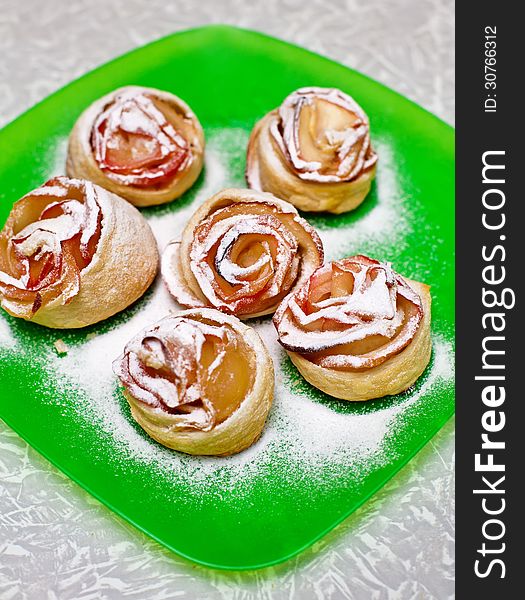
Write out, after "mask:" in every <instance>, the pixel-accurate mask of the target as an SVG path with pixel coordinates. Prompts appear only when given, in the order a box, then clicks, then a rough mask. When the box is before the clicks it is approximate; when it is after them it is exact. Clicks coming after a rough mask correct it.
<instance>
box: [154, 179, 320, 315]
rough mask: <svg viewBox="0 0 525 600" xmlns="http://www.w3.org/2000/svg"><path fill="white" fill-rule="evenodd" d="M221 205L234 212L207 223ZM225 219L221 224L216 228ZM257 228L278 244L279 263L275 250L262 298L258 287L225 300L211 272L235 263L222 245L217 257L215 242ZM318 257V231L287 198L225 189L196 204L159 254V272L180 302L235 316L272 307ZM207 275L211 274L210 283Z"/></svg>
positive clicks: (268, 311)
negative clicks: (175, 238) (177, 235)
mask: <svg viewBox="0 0 525 600" xmlns="http://www.w3.org/2000/svg"><path fill="white" fill-rule="evenodd" d="M223 210H235V211H237V213H238V214H235V215H231V216H230V217H225V218H224V220H221V221H218V225H217V224H215V225H213V226H212V225H210V227H207V225H206V224H207V223H209V222H210V219H211V218H217V216H218V215H220V214H222V213H221V212H220V211H223ZM239 219H240V220H239ZM225 223H226V224H227V227H226V228H225V229H223V230H221V229H220V228H221V226H222V225H223V224H225ZM241 229H242V230H241ZM215 232H218V233H215ZM258 232H261V237H262V238H264V237H265V236H266V238H267V239H270V240H271V239H273V238H272V236H274V238H275V239H277V240H278V242H279V244H280V247H281V248H282V249H283V252H282V257H283V259H282V261H281V263H279V260H280V258H279V252H277V255H278V259H275V258H273V259H272V260H273V262H272V267H271V268H272V269H273V271H272V275H271V277H270V278H269V279H268V282H267V283H266V284H265V286H264V289H263V291H262V294H266V297H265V298H262V297H261V292H258V293H257V294H253V295H251V294H250V293H246V294H245V295H243V294H241V293H239V294H237V295H236V296H235V299H231V300H229V299H227V298H225V297H224V296H221V292H220V291H219V292H217V290H215V289H214V287H213V286H214V285H215V283H216V281H217V279H218V278H219V275H217V272H218V271H220V272H221V273H223V274H224V276H226V277H228V276H229V275H228V271H227V269H226V267H228V268H229V269H230V271H231V269H232V267H233V268H236V263H235V260H232V261H231V262H230V258H229V257H228V256H227V251H225V253H224V254H225V255H224V256H223V257H222V259H221V260H219V259H218V254H219V250H220V245H219V246H218V244H219V243H222V242H223V241H224V240H226V239H227V237H228V236H231V238H232V240H234V242H233V243H231V244H230V246H229V247H230V248H231V247H233V246H234V244H235V243H242V242H243V240H246V239H247V238H248V237H250V236H252V235H253V234H254V233H258ZM214 236H216V237H214ZM243 236H244V237H243ZM209 240H212V241H213V244H214V245H213V246H212V247H211V249H210V254H209V256H207V253H206V252H205V251H204V250H203V248H206V247H207V246H206V244H210V246H211V242H209ZM213 253H215V254H213ZM267 255H269V253H267ZM210 256H211V258H210ZM265 257H266V258H268V256H265ZM206 258H207V260H209V262H210V263H212V267H206V268H205V270H204V271H203V269H202V268H201V265H202V264H204V260H205V259H206ZM286 261H289V262H286ZM322 261H323V248H322V243H321V240H320V238H319V236H318V234H317V233H316V231H315V230H314V229H313V228H312V227H311V226H310V225H309V224H308V223H307V222H306V221H305V220H304V219H302V218H301V217H300V216H299V215H298V213H297V211H296V209H295V208H294V207H293V206H292V205H291V204H289V203H288V202H285V201H283V200H280V199H278V198H276V197H275V196H272V195H270V194H266V193H263V192H257V191H254V190H246V189H225V190H222V191H221V192H219V193H217V194H215V195H214V196H212V197H211V198H210V199H209V200H207V201H206V202H205V203H204V204H203V205H202V206H200V207H199V208H198V209H197V211H196V212H195V213H194V215H193V216H192V217H191V219H190V220H189V221H188V223H187V225H186V227H185V229H184V231H183V233H182V237H181V240H180V241H174V242H171V243H170V244H169V245H168V247H167V248H166V250H165V251H164V253H163V255H162V275H163V278H164V281H165V282H166V285H167V287H168V289H169V291H170V293H171V294H172V295H173V296H174V297H175V299H176V300H177V301H178V302H179V303H181V304H182V305H184V306H193V307H199V306H210V307H215V308H217V309H219V310H222V311H224V312H228V313H232V314H236V315H237V316H238V317H239V318H241V319H249V318H252V317H258V316H262V315H267V314H271V313H273V312H274V311H275V309H276V308H277V306H278V305H279V303H280V301H281V300H282V298H283V297H284V296H285V295H286V294H287V293H289V292H291V291H293V290H295V289H296V288H297V287H298V286H300V285H302V283H303V282H304V281H306V280H307V279H308V277H309V276H310V275H311V274H312V273H313V271H315V269H316V268H317V267H318V266H319V265H320V264H321V263H322ZM225 263H229V264H228V265H225ZM265 268H266V267H265ZM221 269H222V270H221ZM265 276H266V277H267V275H265ZM210 278H212V279H214V281H212V282H211V285H210ZM236 285H237V284H236ZM237 287H240V286H237ZM232 298H233V297H232Z"/></svg>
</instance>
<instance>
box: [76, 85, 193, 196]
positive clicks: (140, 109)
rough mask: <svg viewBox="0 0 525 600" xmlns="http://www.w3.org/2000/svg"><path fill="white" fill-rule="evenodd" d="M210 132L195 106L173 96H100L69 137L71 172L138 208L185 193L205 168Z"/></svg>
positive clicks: (142, 91) (130, 90)
mask: <svg viewBox="0 0 525 600" xmlns="http://www.w3.org/2000/svg"><path fill="white" fill-rule="evenodd" d="M203 156H204V133H203V131H202V127H201V125H200V123H199V121H198V119H197V117H196V116H195V115H194V113H193V112H192V110H191V109H190V107H189V106H188V105H187V104H186V103H185V102H184V101H183V100H181V99H180V98H178V97H177V96H175V95H174V94H171V93H169V92H164V91H161V90H156V89H153V88H145V87H138V86H128V87H124V88H120V89H118V90H115V91H113V92H111V93H110V94H108V95H107V96H104V97H103V98H100V99H99V100H97V101H96V102H94V103H93V104H92V105H91V106H89V107H88V108H87V109H86V110H85V111H84V112H83V113H82V115H81V116H80V117H79V119H78V121H77V122H76V124H75V126H74V128H73V131H72V132H71V136H70V139H69V147H68V157H67V173H68V175H71V176H73V177H83V178H85V179H89V180H91V181H94V182H95V183H97V184H99V185H101V186H103V187H105V188H107V189H109V190H111V191H112V192H115V193H116V194H119V195H120V196H122V197H123V198H126V199H127V200H129V201H130V202H131V203H132V204H135V205H136V206H149V205H153V204H162V203H164V202H169V201H170V200H173V199H175V198H178V197H179V196H180V195H182V194H183V193H184V192H185V191H186V190H187V189H188V188H190V187H191V186H192V185H193V183H194V182H195V181H196V179H197V177H198V176H199V173H200V172H201V170H202V165H203Z"/></svg>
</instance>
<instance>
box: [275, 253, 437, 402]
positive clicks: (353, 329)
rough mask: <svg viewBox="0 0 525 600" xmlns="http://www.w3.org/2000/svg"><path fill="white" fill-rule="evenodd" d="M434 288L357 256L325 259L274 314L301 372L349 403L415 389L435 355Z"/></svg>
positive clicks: (313, 383) (325, 390) (288, 348)
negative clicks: (414, 385) (432, 323)
mask: <svg viewBox="0 0 525 600" xmlns="http://www.w3.org/2000/svg"><path fill="white" fill-rule="evenodd" d="M430 304H431V298H430V293H429V288H428V286H426V285H425V284H423V283H419V282H416V281H411V280H408V279H404V278H403V277H401V276H400V275H398V274H397V273H396V272H395V271H394V270H393V269H392V267H391V266H390V265H389V264H388V263H381V262H379V261H377V260H373V259H371V258H368V257H366V256H362V255H358V256H352V257H350V258H344V259H342V260H339V261H335V262H332V263H327V264H325V265H323V266H322V267H320V268H319V269H318V270H317V271H316V272H315V273H314V274H313V275H312V276H311V278H310V279H309V280H308V281H307V282H306V283H305V284H304V285H303V286H302V287H301V289H299V290H297V291H296V292H295V293H293V294H290V296H288V297H287V298H286V299H285V300H284V301H283V302H282V304H281V306H280V307H279V309H278V310H277V312H276V313H275V315H274V324H275V327H276V329H277V334H278V336H279V342H280V343H281V344H282V345H283V346H284V348H285V349H286V350H287V351H288V354H289V356H290V358H291V360H292V362H293V363H294V364H295V365H296V366H297V368H298V369H299V371H300V372H301V374H302V375H303V377H304V378H305V379H306V380H307V381H308V382H309V383H311V384H312V385H314V386H315V387H317V388H319V389H321V390H322V391H324V392H326V393H327V394H330V395H332V396H335V397H336V398H341V399H344V400H369V399H371V398H380V397H382V396H386V395H391V394H398V393H400V392H402V391H404V390H406V389H407V388H409V387H410V386H411V385H412V384H413V383H414V382H415V381H416V380H417V379H418V377H419V376H420V375H421V374H422V373H423V371H424V370H425V367H426V366H427V364H428V362H429V360H430V354H431V339H430Z"/></svg>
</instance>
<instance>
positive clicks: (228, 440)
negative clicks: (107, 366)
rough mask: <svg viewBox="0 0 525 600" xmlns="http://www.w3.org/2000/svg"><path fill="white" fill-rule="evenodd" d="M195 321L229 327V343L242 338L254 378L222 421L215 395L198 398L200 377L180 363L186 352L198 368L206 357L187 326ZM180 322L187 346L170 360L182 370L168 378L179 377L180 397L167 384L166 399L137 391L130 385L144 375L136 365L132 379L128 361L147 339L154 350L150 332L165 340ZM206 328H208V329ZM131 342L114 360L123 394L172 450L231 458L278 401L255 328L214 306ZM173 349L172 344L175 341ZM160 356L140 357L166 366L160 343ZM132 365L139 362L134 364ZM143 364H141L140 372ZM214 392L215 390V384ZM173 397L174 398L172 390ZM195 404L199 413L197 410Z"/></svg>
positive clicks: (172, 319)
mask: <svg viewBox="0 0 525 600" xmlns="http://www.w3.org/2000/svg"><path fill="white" fill-rule="evenodd" d="M192 320H196V321H198V322H199V323H203V322H204V323H205V324H207V325H211V326H212V327H213V328H215V329H216V328H217V327H219V328H221V327H226V328H227V330H228V336H229V340H230V342H231V336H232V335H234V336H237V339H236V340H234V342H238V343H239V345H240V346H241V347H242V352H243V354H242V360H244V361H245V363H246V364H245V368H246V369H248V370H249V371H247V372H246V373H245V375H246V376H249V377H250V378H251V383H250V386H249V388H248V389H247V392H246V395H245V396H244V397H243V398H242V399H241V400H240V403H239V404H238V407H237V408H236V409H235V410H234V411H233V412H232V413H231V414H230V415H229V416H227V418H226V419H225V420H223V421H222V422H218V423H214V420H215V416H216V415H215V414H214V409H213V398H211V399H210V398H206V397H204V395H203V394H201V395H200V396H199V394H198V393H196V392H195V389H199V386H198V382H199V381H200V380H199V379H198V378H197V379H193V380H192V375H191V373H190V374H188V373H184V369H185V367H184V361H182V366H181V355H182V354H183V353H184V352H185V351H188V352H189V354H190V362H192V361H197V362H196V365H193V367H194V368H197V369H198V368H199V366H200V363H199V361H202V356H199V352H200V351H199V352H195V348H193V346H191V344H192V343H194V342H193V338H192V335H191V328H190V329H188V325H191V321H192ZM188 322H189V323H188ZM181 323H182V324H183V325H184V326H185V327H184V328H183V332H182V335H179V336H178V339H179V340H183V347H182V348H179V350H180V352H179V354H177V352H176V351H175V352H173V350H172V351H171V355H170V360H171V361H173V362H174V364H177V365H178V369H177V373H175V372H174V373H172V375H170V376H169V377H170V381H172V382H173V381H175V386H174V387H173V389H176V390H177V393H176V394H175V395H176V396H177V397H176V398H175V399H174V398H173V397H171V399H170V398H169V397H168V396H169V395H170V391H169V390H168V391H166V388H164V390H165V395H164V397H163V396H162V394H161V393H160V392H159V393H158V394H153V395H152V394H151V390H152V387H151V385H149V386H147V388H148V391H146V392H145V391H144V388H141V387H135V388H134V389H133V388H132V387H131V386H130V385H129V383H130V382H132V384H133V385H134V386H137V385H138V386H140V385H141V381H140V375H137V373H138V372H139V371H137V368H136V367H135V371H134V373H133V377H132V378H130V364H132V363H130V362H126V361H129V357H130V356H131V355H132V354H133V353H137V352H140V348H141V347H143V345H142V344H143V340H144V339H146V340H150V341H149V346H148V347H149V348H153V349H155V348H154V347H153V345H152V343H151V337H148V336H151V335H154V336H155V335H156V336H160V337H161V338H162V331H164V332H165V331H166V327H168V328H169V327H170V325H172V326H173V327H175V325H177V326H179V327H180V326H181ZM159 326H160V327H159ZM188 331H189V332H190V333H189V334H188ZM204 331H206V330H205V329H204ZM168 337H169V335H166V334H165V341H166V348H168V347H170V345H169V342H168V339H167V338H168ZM197 337H198V336H197ZM157 339H158V338H157ZM130 343H131V346H130V344H128V345H127V346H126V349H125V350H124V354H123V355H122V356H121V357H120V358H119V359H117V360H116V361H115V363H114V366H113V368H114V370H115V372H116V373H117V375H118V376H119V377H120V379H121V382H122V383H123V384H124V386H125V388H124V395H125V397H126V399H127V401H128V403H129V405H130V407H131V413H132V415H133V418H134V419H135V420H136V421H137V423H139V425H140V426H141V427H142V428H143V429H144V430H145V431H146V433H148V435H150V436H151V437H152V438H153V439H155V440H156V441H158V442H159V443H161V444H163V445H164V446H167V447H168V448H172V449H174V450H178V451H180V452H185V453H187V454H194V455H213V456H226V455H230V454H236V453H238V452H241V451H242V450H244V449H246V448H248V447H249V446H251V445H252V444H253V443H254V442H255V441H256V440H257V439H258V438H259V436H260V435H261V433H262V430H263V428H264V424H265V422H266V418H267V415H268V412H269V410H270V407H271V404H272V401H273V393H274V369H273V363H272V359H271V357H270V355H269V353H268V350H267V349H266V346H265V345H264V343H263V342H262V340H261V338H260V337H259V335H258V334H257V333H256V331H255V330H254V329H252V328H251V327H247V326H246V325H244V324H243V323H241V321H239V320H238V319H237V318H236V317H234V316H231V315H224V314H223V313H220V312H219V311H217V310H214V309H208V308H201V309H191V310H184V311H180V312H176V313H172V314H171V315H169V316H168V317H165V318H164V319H162V320H161V321H159V322H158V323H157V324H156V325H153V326H151V327H149V328H147V329H146V330H144V331H143V332H141V333H140V334H139V335H138V336H136V337H135V338H134V339H133V340H132V341H131V342H130ZM184 346H185V347H184ZM190 346H191V347H190ZM171 348H173V341H172V345H171ZM137 349H138V350H137ZM135 357H136V354H135ZM135 357H133V361H135ZM155 357H156V358H155V360H154V361H152V360H151V359H148V358H144V356H142V358H141V359H139V360H142V361H146V362H148V363H149V364H150V365H151V364H154V365H155V366H157V367H159V366H160V365H164V364H165V363H164V360H165V355H163V354H159V353H158V345H157V354H156V355H155ZM159 357H160V358H159ZM133 364H136V363H135V362H133ZM213 364H216V363H215V362H214V363H213ZM131 368H132V367H131ZM141 368H142V367H141V366H139V370H140V369H141ZM173 376H175V380H173ZM177 377H178V378H177ZM188 381H189V383H188ZM196 382H197V383H196ZM230 385H231V386H236V385H237V382H236V381H232V382H231V384H230ZM211 390H212V391H211V393H212V394H213V386H212V388H211ZM133 391H135V394H136V395H134V393H133ZM182 394H185V395H186V396H188V398H187V400H188V402H189V404H186V405H185V404H184V400H183V399H182V398H181V395H182ZM139 395H140V396H142V398H141V399H139V398H137V397H136V396H139ZM171 395H172V396H173V392H171ZM177 403H179V404H180V405H181V406H182V408H184V410H181V411H180V412H179V413H177V412H176V409H175V408H174V406H176V405H177ZM192 403H193V407H194V409H193V410H194V411H195V412H192ZM168 404H169V405H170V406H171V407H172V408H171V409H167V405H168ZM195 405H199V407H198V408H197V409H195ZM202 407H204V408H205V409H206V408H207V409H208V414H206V413H205V412H204V411H203V408H202Z"/></svg>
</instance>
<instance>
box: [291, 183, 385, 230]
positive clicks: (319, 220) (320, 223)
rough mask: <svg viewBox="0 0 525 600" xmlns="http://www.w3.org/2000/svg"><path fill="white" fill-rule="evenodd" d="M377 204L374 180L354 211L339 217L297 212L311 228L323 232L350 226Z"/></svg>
mask: <svg viewBox="0 0 525 600" xmlns="http://www.w3.org/2000/svg"><path fill="white" fill-rule="evenodd" d="M378 204H379V196H378V191H377V181H376V180H375V179H374V181H373V182H372V187H371V188H370V192H369V193H368V195H367V196H366V198H365V199H364V200H363V202H362V203H361V204H360V205H359V206H358V207H357V208H355V209H354V210H350V211H348V212H344V213H341V214H340V215H336V214H333V213H329V212H319V213H313V212H304V211H301V210H300V211H299V214H300V215H301V217H303V218H304V219H306V220H307V221H308V222H309V223H310V225H311V226H312V227H314V228H316V229H320V230H321V231H323V230H330V229H338V228H339V227H346V226H348V225H352V224H353V223H356V222H357V221H359V220H360V219H362V218H363V217H365V216H366V215H367V214H368V213H370V212H372V210H374V208H376V206H377V205H378Z"/></svg>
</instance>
